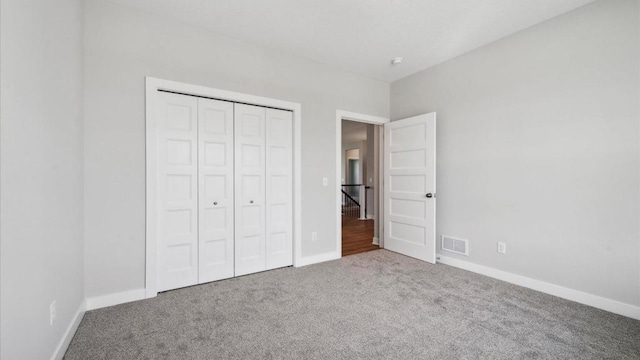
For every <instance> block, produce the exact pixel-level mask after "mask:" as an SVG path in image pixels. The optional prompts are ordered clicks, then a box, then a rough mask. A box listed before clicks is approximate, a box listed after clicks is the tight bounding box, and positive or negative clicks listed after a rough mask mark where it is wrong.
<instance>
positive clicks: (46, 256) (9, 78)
mask: <svg viewBox="0 0 640 360" xmlns="http://www.w3.org/2000/svg"><path fill="white" fill-rule="evenodd" d="M0 6H1V7H0V13H1V18H0V23H1V29H0V33H1V39H0V43H1V51H0V54H1V55H0V63H1V68H0V78H1V80H0V92H1V102H2V108H1V110H0V117H1V121H0V128H1V129H0V131H1V133H2V135H1V139H0V143H1V145H0V161H1V162H2V167H1V170H0V183H1V187H0V199H1V200H0V212H1V217H0V222H1V224H2V226H1V230H0V240H1V245H0V247H1V249H0V254H1V257H2V264H1V268H0V270H1V285H2V290H1V293H2V295H1V300H0V301H1V314H0V316H1V318H2V321H1V329H0V330H1V333H2V335H1V338H0V342H1V344H0V348H1V349H2V350H0V357H1V358H2V359H7V360H9V359H48V358H50V357H51V356H52V355H53V354H54V352H55V350H56V348H57V347H58V346H59V344H60V343H61V341H62V340H63V338H64V335H65V332H67V330H68V328H69V326H70V325H72V324H73V320H74V318H75V317H76V315H77V314H78V311H80V315H81V314H82V312H81V311H82V309H81V307H82V302H83V300H84V275H83V274H84V271H83V242H82V206H83V201H82V166H83V162H82V1H80V0H58V1H55V2H54V1H50V0H2V3H1V5H0ZM53 300H56V303H57V306H56V308H57V317H56V321H55V323H54V324H53V326H50V325H49V304H50V303H51V302H52V301H53ZM76 324H77V323H76ZM72 330H73V329H72ZM63 347H64V346H63Z"/></svg>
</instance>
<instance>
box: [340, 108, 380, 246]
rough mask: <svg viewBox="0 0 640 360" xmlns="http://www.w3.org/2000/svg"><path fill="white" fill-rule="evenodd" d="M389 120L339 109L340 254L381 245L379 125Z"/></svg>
mask: <svg viewBox="0 0 640 360" xmlns="http://www.w3.org/2000/svg"><path fill="white" fill-rule="evenodd" d="M388 121H389V120H388V119H384V118H377V117H371V116H367V115H362V114H354V113H346V112H340V111H338V114H337V117H336V132H337V135H338V136H337V143H336V152H337V154H338V156H337V159H336V170H337V177H338V179H337V180H338V181H337V182H336V183H337V184H338V186H337V193H338V202H337V205H338V219H337V220H338V221H337V230H338V231H337V232H338V236H337V238H338V240H339V241H338V244H337V246H338V248H339V249H341V254H342V256H348V255H353V254H358V253H362V252H366V251H371V250H376V249H379V248H381V245H382V241H383V240H382V236H381V235H380V234H383V230H382V221H381V219H382V214H383V212H382V206H381V205H382V201H380V200H381V199H382V194H383V193H382V187H381V186H380V185H381V184H382V182H381V174H382V156H381V149H382V139H383V133H384V131H383V127H382V125H383V124H384V123H386V122H388Z"/></svg>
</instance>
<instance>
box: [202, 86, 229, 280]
mask: <svg viewBox="0 0 640 360" xmlns="http://www.w3.org/2000/svg"><path fill="white" fill-rule="evenodd" d="M198 148H199V151H198V164H199V170H198V172H199V175H198V178H199V181H198V203H199V205H198V210H199V220H200V221H199V231H198V232H199V242H198V243H199V255H198V259H199V261H198V264H199V278H198V282H199V283H205V282H209V281H214V280H220V279H226V278H230V277H233V274H234V256H233V249H234V239H233V231H234V229H233V217H234V212H233V207H234V200H233V187H234V183H233V151H234V149H233V103H231V102H227V101H219V100H210V99H204V98H199V99H198Z"/></svg>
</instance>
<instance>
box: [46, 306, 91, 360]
mask: <svg viewBox="0 0 640 360" xmlns="http://www.w3.org/2000/svg"><path fill="white" fill-rule="evenodd" d="M86 308H87V301H86V300H83V301H82V303H81V304H80V306H79V307H78V310H77V311H76V314H75V315H74V317H73V319H72V320H71V323H70V324H69V326H68V327H67V330H66V331H65V332H64V335H62V339H60V342H59V343H58V346H57V347H56V350H55V351H54V352H53V355H52V356H51V360H62V358H64V354H65V353H66V352H67V348H68V347H69V344H71V340H72V339H73V336H74V335H75V334H76V331H77V330H78V326H80V322H81V321H82V317H83V316H84V313H85V311H86Z"/></svg>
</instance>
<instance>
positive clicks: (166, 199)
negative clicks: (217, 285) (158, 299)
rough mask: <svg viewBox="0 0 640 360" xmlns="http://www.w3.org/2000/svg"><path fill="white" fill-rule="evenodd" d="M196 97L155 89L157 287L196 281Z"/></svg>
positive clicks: (164, 287)
mask: <svg viewBox="0 0 640 360" xmlns="http://www.w3.org/2000/svg"><path fill="white" fill-rule="evenodd" d="M197 109H198V101H197V99H196V98H194V97H191V96H185V95H177V94H170V93H165V92H160V93H159V104H158V110H159V111H158V128H157V133H158V137H157V141H158V143H157V146H158V148H157V150H158V164H157V169H158V174H157V181H158V183H157V189H158V199H157V201H158V231H157V233H158V291H164V290H170V289H175V288H179V287H184V286H189V285H194V284H197V283H198V198H197V191H198V179H197V173H198V159H197V156H198V149H197V138H198V123H197V121H198V113H197Z"/></svg>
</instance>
